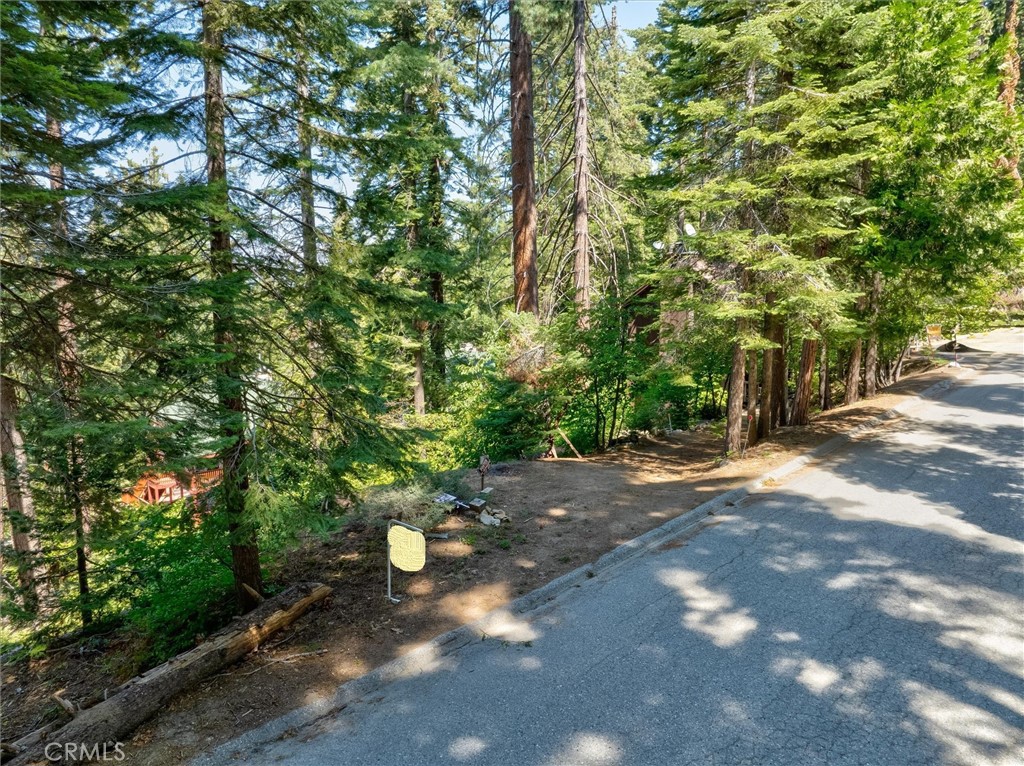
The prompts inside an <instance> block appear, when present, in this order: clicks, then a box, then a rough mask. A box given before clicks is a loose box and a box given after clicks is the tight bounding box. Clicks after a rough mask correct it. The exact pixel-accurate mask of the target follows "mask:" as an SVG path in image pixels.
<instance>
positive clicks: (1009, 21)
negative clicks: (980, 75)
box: [999, 0, 1021, 183]
mask: <svg viewBox="0 0 1024 766" xmlns="http://www.w3.org/2000/svg"><path fill="white" fill-rule="evenodd" d="M1003 31H1004V33H1005V34H1006V36H1007V46H1006V56H1005V58H1004V59H1003V64H1002V66H1001V67H1000V68H1001V69H1002V71H1003V78H1002V81H1001V82H1000V83H999V100H1000V101H1002V102H1003V106H1005V107H1006V113H1007V114H1009V115H1013V114H1014V112H1015V111H1016V108H1015V104H1016V100H1017V86H1018V84H1019V83H1020V49H1019V41H1018V39H1017V0H1007V2H1006V14H1005V16H1004V18H1003ZM1012 141H1013V143H1012V145H1011V146H1010V153H1009V156H1007V157H1005V158H1004V160H1003V163H1004V164H1005V166H1006V168H1007V169H1008V170H1009V172H1010V175H1011V176H1012V177H1013V178H1014V179H1016V180H1017V182H1018V183H1019V182H1020V181H1021V175H1020V136H1015V137H1014V138H1013V139H1012Z"/></svg>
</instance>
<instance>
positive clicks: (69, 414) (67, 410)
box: [40, 23, 93, 626]
mask: <svg viewBox="0 0 1024 766" xmlns="http://www.w3.org/2000/svg"><path fill="white" fill-rule="evenodd" d="M49 31H50V30H49V29H48V28H47V26H46V25H45V23H44V24H41V25H40V35H41V36H46V35H47V34H48V33H49ZM46 135H47V138H49V139H50V140H51V141H52V142H53V145H54V148H56V147H59V146H62V145H63V141H64V128H63V125H62V124H61V122H60V120H59V119H57V118H56V117H55V116H54V115H52V114H50V113H47V115H46ZM49 171H50V191H52V192H54V196H55V198H56V199H55V208H56V210H55V214H54V228H53V233H54V236H55V238H56V242H55V243H54V246H55V247H56V248H57V249H58V250H63V249H64V248H66V247H67V245H68V242H69V237H70V232H69V230H68V222H67V204H66V202H65V200H64V198H63V196H61V195H62V194H63V193H64V191H65V189H66V188H67V186H66V182H65V175H64V165H63V164H62V163H60V162H51V163H50V167H49ZM70 284H71V281H70V279H68V278H66V277H58V278H57V279H56V280H54V294H55V295H57V296H58V300H57V346H58V348H59V352H58V354H57V363H56V372H57V383H58V385H57V390H56V391H55V392H54V393H53V399H54V402H55V404H56V405H57V408H58V409H59V410H60V411H61V413H62V414H63V417H64V419H65V421H66V422H70V421H71V420H72V419H73V411H74V409H75V407H76V404H77V399H78V391H79V388H80V382H81V381H80V380H79V372H80V369H79V365H78V343H77V339H76V332H75V330H76V328H75V320H74V307H73V305H72V304H71V302H70V301H69V300H67V299H66V298H64V297H63V296H62V293H64V292H65V291H66V290H67V289H68V287H69V286H70ZM79 447H80V439H79V437H78V436H77V435H72V436H70V437H69V438H68V441H67V443H66V445H65V453H64V459H63V463H64V465H63V466H62V474H63V475H62V477H61V478H62V483H63V494H64V502H65V503H66V504H67V507H68V508H69V509H71V513H72V517H73V523H72V526H73V528H74V533H75V573H76V575H77V578H78V597H79V613H80V615H81V618H82V625H83V626H87V625H89V624H90V623H92V618H93V614H92V609H91V608H90V607H89V561H88V547H87V546H88V540H87V537H88V534H87V533H88V521H87V520H86V515H85V500H84V497H83V494H84V493H83V487H82V465H81V455H80V449H79Z"/></svg>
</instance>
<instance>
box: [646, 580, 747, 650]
mask: <svg viewBox="0 0 1024 766" xmlns="http://www.w3.org/2000/svg"><path fill="white" fill-rule="evenodd" d="M658 579H659V580H661V582H662V584H664V585H667V586H668V587H670V588H673V589H675V590H676V591H677V592H678V593H679V595H680V596H682V597H683V600H684V601H685V602H686V608H687V610H688V611H687V612H686V613H685V614H684V615H683V625H684V626H685V627H686V628H688V629H689V630H693V631H696V632H698V633H703V634H704V635H705V636H707V637H708V638H710V639H711V642H712V643H713V644H714V645H715V646H719V647H723V648H725V647H730V646H735V645H736V644H739V643H740V642H742V641H743V640H744V639H745V638H746V637H747V636H748V635H749V634H750V633H751V632H752V631H754V630H755V629H756V628H757V620H755V619H754V618H753V617H751V616H750V614H749V610H748V609H746V608H744V609H737V610H733V609H732V606H733V602H732V598H730V597H729V596H728V595H727V594H725V593H722V592H716V591H713V590H711V589H710V588H708V587H706V586H705V585H704V584H703V583H702V581H703V579H704V575H702V574H698V573H696V572H688V571H686V570H685V569H666V570H664V571H662V572H659V573H658Z"/></svg>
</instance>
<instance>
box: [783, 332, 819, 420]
mask: <svg viewBox="0 0 1024 766" xmlns="http://www.w3.org/2000/svg"><path fill="white" fill-rule="evenodd" d="M817 355H818V341H817V340H815V339H814V338H804V342H803V346H802V347H801V349H800V373H799V375H798V376H797V380H796V396H795V398H794V399H793V414H792V417H791V418H790V420H789V422H790V424H792V425H794V426H805V425H807V424H808V423H809V422H810V419H811V384H812V382H813V379H814V364H815V362H816V361H817Z"/></svg>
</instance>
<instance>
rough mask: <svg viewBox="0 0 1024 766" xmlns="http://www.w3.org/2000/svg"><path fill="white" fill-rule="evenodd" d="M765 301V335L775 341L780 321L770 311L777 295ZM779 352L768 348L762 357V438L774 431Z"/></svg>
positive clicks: (759, 430)
mask: <svg viewBox="0 0 1024 766" xmlns="http://www.w3.org/2000/svg"><path fill="white" fill-rule="evenodd" d="M765 302H766V307H767V309H768V311H769V313H767V314H765V316H764V329H763V335H764V337H765V339H766V340H769V341H772V342H775V338H776V336H777V335H778V332H777V331H776V325H777V324H778V322H779V318H778V317H777V316H776V315H775V314H772V313H770V312H771V307H772V304H773V303H774V302H775V296H774V295H773V294H772V293H769V294H768V295H767V296H766V299H765ZM779 352H780V350H779V349H775V348H766V349H765V350H764V352H763V356H762V359H761V368H762V370H761V407H760V412H759V413H758V416H757V436H758V438H760V439H767V438H768V437H769V436H770V435H771V432H772V410H773V409H774V406H775V394H776V392H777V386H776V383H775V375H776V372H777V371H778V364H777V362H776V361H775V355H776V353H779Z"/></svg>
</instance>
